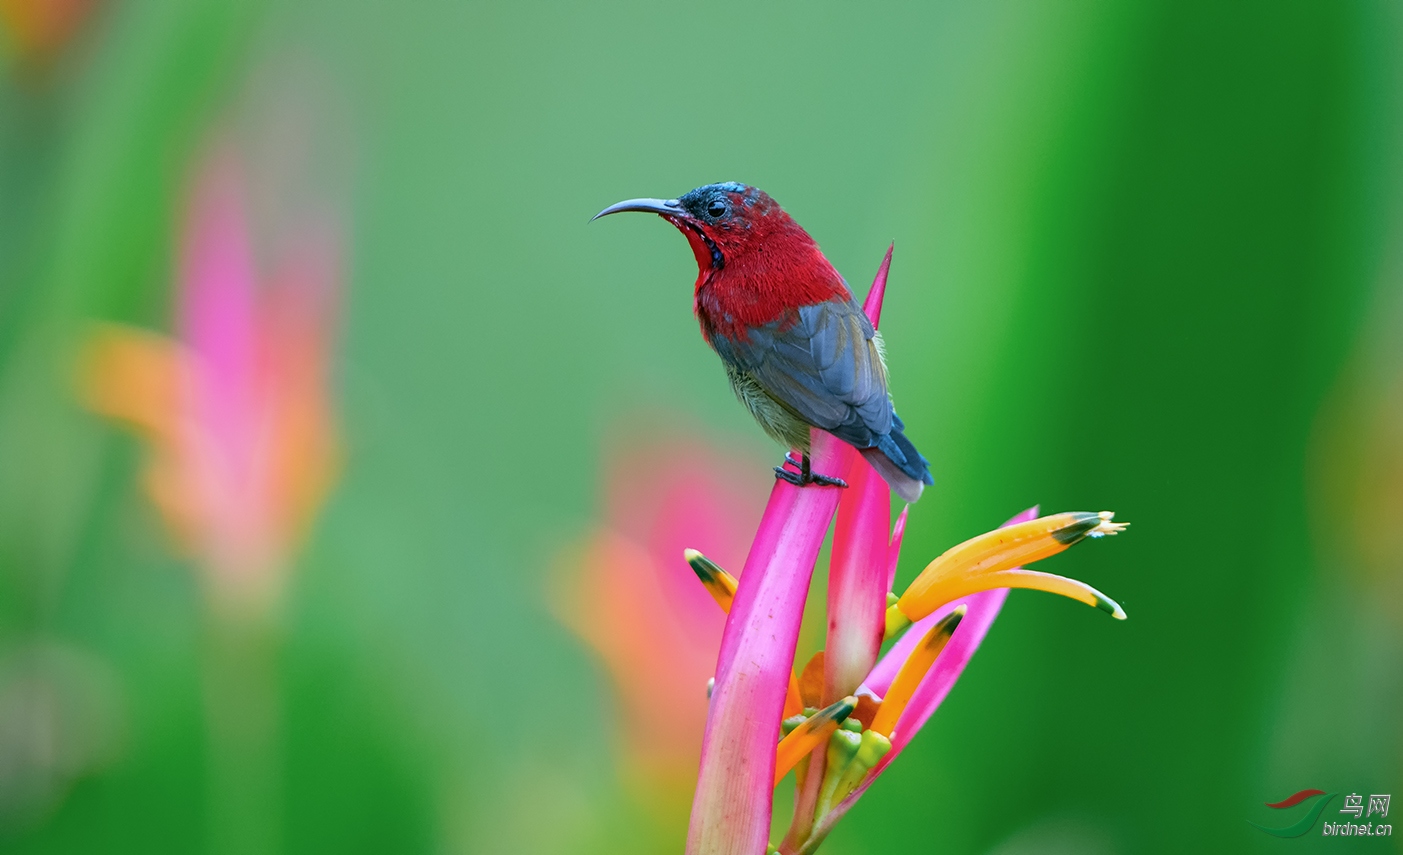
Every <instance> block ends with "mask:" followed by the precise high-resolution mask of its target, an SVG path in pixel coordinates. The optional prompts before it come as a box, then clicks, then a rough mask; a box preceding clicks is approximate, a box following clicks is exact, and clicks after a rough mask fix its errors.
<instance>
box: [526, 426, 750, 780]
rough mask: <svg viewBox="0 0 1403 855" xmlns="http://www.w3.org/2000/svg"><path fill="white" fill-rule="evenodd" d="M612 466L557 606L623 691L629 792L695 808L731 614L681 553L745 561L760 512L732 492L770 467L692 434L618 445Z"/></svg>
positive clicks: (558, 587)
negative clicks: (691, 550) (597, 518)
mask: <svg viewBox="0 0 1403 855" xmlns="http://www.w3.org/2000/svg"><path fill="white" fill-rule="evenodd" d="M607 460H608V462H607V464H606V475H605V494H604V496H603V505H604V510H605V519H604V522H603V523H602V524H601V525H600V526H599V527H598V528H597V529H595V530H594V531H593V532H591V533H589V534H587V535H586V536H584V537H583V538H581V539H580V540H579V541H578V542H577V543H575V544H572V545H571V546H569V547H568V548H566V549H565V550H564V551H563V553H562V555H561V558H560V562H559V564H560V569H559V572H558V573H557V575H556V577H555V583H554V585H553V586H552V589H551V591H550V602H551V605H552V609H553V611H554V612H555V613H556V614H557V616H558V617H559V619H560V620H561V621H562V622H563V623H565V624H566V625H567V626H569V627H570V628H571V629H572V630H573V631H574V632H575V633H576V634H578V635H579V636H580V637H581V638H582V639H583V640H584V641H585V642H587V643H588V644H589V645H590V646H591V647H592V648H594V650H595V652H596V653H597V654H598V655H599V657H600V659H601V660H602V661H603V664H604V666H605V668H606V669H607V670H608V672H609V675H610V677H611V679H612V681H613V683H614V686H615V689H616V691H617V693H618V699H619V710H618V714H617V715H618V719H619V728H618V738H619V740H620V742H621V746H622V749H623V754H624V759H625V767H626V768H625V771H626V774H627V776H628V777H629V779H630V780H631V782H632V783H634V784H635V785H638V787H639V789H640V791H642V792H645V793H649V795H650V796H651V797H655V798H660V799H662V800H664V801H667V800H674V801H677V800H680V801H681V803H682V804H685V799H686V797H687V795H688V793H689V791H690V788H691V783H692V781H693V780H694V779H695V777H696V771H697V754H698V749H699V748H700V746H701V734H702V728H703V727H704V726H705V722H706V704H707V701H706V681H707V678H708V677H710V676H711V674H712V672H713V670H714V668H715V665H716V650H717V648H718V647H719V645H720V642H721V628H722V625H723V624H724V623H725V614H724V613H723V612H722V611H721V610H720V609H718V608H717V607H716V602H715V601H714V600H713V599H712V597H711V596H710V595H709V594H708V593H707V592H706V590H705V589H703V588H702V587H701V586H699V585H698V584H697V580H696V577H695V576H694V575H693V573H692V571H691V570H690V569H689V568H688V566H687V563H686V561H684V560H683V551H684V549H686V548H688V547H699V548H703V549H705V550H706V551H707V553H708V554H709V555H714V556H716V557H718V558H720V559H723V560H730V561H739V560H740V559H741V558H742V557H743V556H744V555H745V550H746V545H747V543H748V541H749V538H750V535H751V534H752V533H753V531H754V526H755V520H757V519H758V518H759V516H760V510H761V506H760V503H759V501H758V499H757V497H755V496H754V495H752V494H751V493H749V492H747V491H744V490H740V489H738V488H737V487H736V486H734V485H736V484H740V483H744V482H745V477H746V475H747V474H751V475H753V473H754V472H756V471H763V469H762V468H761V467H760V464H759V463H758V462H755V463H751V462H749V461H745V460H741V459H737V456H736V455H734V454H732V455H729V456H727V455H723V454H722V453H721V452H720V451H719V450H717V449H715V448H713V447H712V446H711V445H710V444H708V443H707V442H706V441H705V440H702V439H700V438H698V437H695V436H690V435H685V434H674V435H671V436H667V437H664V438H663V439H661V440H654V441H650V442H647V443H643V444H633V445H629V446H627V447H626V448H625V447H623V446H620V447H619V448H618V449H617V450H615V451H614V452H613V453H611V454H609V455H608V456H607Z"/></svg>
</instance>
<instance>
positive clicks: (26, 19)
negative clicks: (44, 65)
mask: <svg viewBox="0 0 1403 855" xmlns="http://www.w3.org/2000/svg"><path fill="white" fill-rule="evenodd" d="M96 7H97V3H96V0H0V23H3V24H4V30H5V34H6V38H7V39H8V40H9V41H10V42H11V43H12V45H13V49H14V51H15V53H17V54H18V55H19V56H20V57H23V58H26V59H35V60H47V59H49V58H52V57H53V56H54V55H55V54H57V53H58V52H59V51H60V50H61V49H62V48H63V46H64V45H65V44H67V43H68V40H69V39H71V38H72V37H73V34H74V33H75V32H77V30H78V27H79V26H80V25H81V24H82V23H83V21H85V20H86V19H87V18H88V16H89V15H91V14H92V12H93V9H95V8H96Z"/></svg>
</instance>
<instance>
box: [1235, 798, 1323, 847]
mask: <svg viewBox="0 0 1403 855" xmlns="http://www.w3.org/2000/svg"><path fill="white" fill-rule="evenodd" d="M1336 795H1338V793H1327V792H1325V791H1324V790H1301V791H1300V792H1299V793H1293V794H1292V795H1289V796H1287V797H1286V798H1284V799H1282V800H1281V801H1279V802H1267V807H1269V808H1272V809H1273V810H1287V809H1288V808H1293V807H1295V806H1296V805H1299V804H1303V803H1305V802H1313V803H1312V804H1311V806H1310V807H1309V808H1307V809H1306V812H1305V813H1304V814H1303V815H1302V816H1301V818H1300V819H1298V820H1297V821H1295V822H1293V823H1291V824H1290V825H1288V826H1285V827H1283V828H1268V827H1267V826H1265V825H1261V824H1259V823H1255V822H1252V820H1250V819H1249V820H1247V821H1248V822H1249V823H1251V824H1252V825H1255V826H1257V827H1258V828H1260V829H1261V830H1263V831H1265V832H1266V833H1267V834H1270V835H1272V836H1274V837H1300V836H1301V835H1303V834H1305V833H1306V832H1308V831H1310V830H1311V829H1312V828H1315V822H1316V820H1318V819H1320V814H1321V812H1322V811H1324V810H1325V806H1326V805H1327V804H1329V803H1330V800H1331V799H1333V798H1334V797H1335V796H1336ZM1321 796H1324V798H1320V797H1321Z"/></svg>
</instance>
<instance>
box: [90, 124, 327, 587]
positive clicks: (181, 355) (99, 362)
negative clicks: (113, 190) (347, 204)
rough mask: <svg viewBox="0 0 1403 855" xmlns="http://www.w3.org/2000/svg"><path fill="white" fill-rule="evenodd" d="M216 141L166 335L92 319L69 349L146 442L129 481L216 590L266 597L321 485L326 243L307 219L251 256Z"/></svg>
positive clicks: (191, 216) (192, 206)
mask: <svg viewBox="0 0 1403 855" xmlns="http://www.w3.org/2000/svg"><path fill="white" fill-rule="evenodd" d="M246 192H247V190H246V186H245V176H244V174H243V169H242V165H241V162H240V160H239V156H238V155H237V153H236V152H235V151H234V150H233V149H232V148H230V147H228V146H225V147H221V148H217V149H215V150H214V151H213V153H212V154H211V155H210V156H209V157H208V158H207V159H206V160H205V161H204V162H203V164H202V165H201V166H200V168H199V170H198V172H197V174H196V177H195V181H194V183H193V186H192V190H191V195H190V199H189V201H188V206H187V209H186V212H185V217H184V221H183V227H182V235H181V244H180V263H179V281H178V284H177V306H176V327H177V331H178V332H177V338H176V339H169V338H165V337H163V336H159V335H156V334H154V333H149V332H145V331H142V330H137V329H133V328H129V327H123V326H117V325H105V326H103V327H102V328H100V329H99V330H98V331H97V332H96V333H95V334H94V335H93V336H92V338H91V340H90V342H89V344H88V347H87V350H86V352H85V354H84V358H83V360H82V365H81V384H82V392H83V397H84V400H85V402H86V403H87V405H88V406H89V407H90V408H91V409H93V410H94V411H95V412H97V413H99V414H102V415H104V416H107V417H109V418H111V419H114V420H117V421H120V422H122V423H124V424H126V425H128V426H129V427H131V428H132V429H134V430H135V431H136V432H137V433H138V434H139V435H140V436H141V437H142V438H143V439H144V440H145V444H146V450H147V454H146V463H145V467H144V470H143V473H142V480H143V486H144V487H145V489H146V492H147V494H148V495H149V496H150V498H151V500H152V501H153V502H154V504H155V505H156V508H157V510H158V511H159V512H160V514H161V516H162V518H163V520H164V522H165V523H166V526H167V528H168V530H169V531H170V534H171V535H172V537H173V539H174V540H175V542H176V544H177V545H178V546H179V547H180V548H181V549H182V550H183V551H185V552H187V553H189V554H190V555H191V556H193V557H194V558H195V559H196V561H197V562H198V564H199V565H200V567H201V568H202V570H203V572H204V575H205V581H206V583H207V585H208V590H209V592H210V594H211V596H212V597H213V599H214V601H215V602H216V604H220V605H227V606H230V607H233V608H236V609H238V608H242V607H252V608H254V609H255V610H258V609H262V608H264V607H266V606H267V605H269V604H271V603H272V602H274V601H276V599H277V597H278V595H279V594H280V591H281V588H282V581H283V580H282V577H283V574H284V572H285V570H286V566H287V563H288V562H289V560H290V559H291V557H292V553H293V552H294V550H295V549H296V547H297V545H298V542H299V541H300V539H301V537H302V536H303V535H304V533H305V532H306V530H307V527H308V525H309V523H310V522H311V520H312V518H313V516H314V515H315V513H316V511H317V510H318V508H319V507H320V505H321V504H322V502H323V500H324V498H325V496H326V494H327V491H328V489H329V488H330V486H331V483H332V480H333V478H334V474H335V471H336V468H337V456H338V455H337V445H338V444H337V441H336V435H335V428H334V425H333V418H332V413H331V404H330V400H329V392H328V389H327V380H328V378H327V374H328V358H329V356H328V349H329V346H330V337H331V332H332V324H333V315H334V310H335V302H336V296H337V294H336V292H337V269H336V260H337V247H336V245H335V243H334V241H333V240H332V238H331V232H330V229H329V228H328V227H327V226H326V225H325V224H324V223H321V222H314V223H310V224H307V228H306V230H305V231H304V232H301V233H299V234H297V235H292V236H286V235H285V236H282V237H283V238H284V240H283V242H282V245H283V246H285V247H286V249H285V250H284V252H282V253H281V255H279V256H278V257H276V258H274V259H273V263H272V264H271V265H270V266H269V269H268V271H267V275H266V276H260V271H259V270H258V269H256V264H255V258H254V253H253V249H252V247H251V244H250V236H249V232H250V225H249V218H248V214H247V211H246V207H245V193H246Z"/></svg>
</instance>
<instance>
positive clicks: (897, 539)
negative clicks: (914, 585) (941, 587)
mask: <svg viewBox="0 0 1403 855" xmlns="http://www.w3.org/2000/svg"><path fill="white" fill-rule="evenodd" d="M910 511H911V506H910V505H907V506H906V507H904V508H902V509H901V516H899V517H897V518H896V525H894V526H892V530H891V545H890V546H888V547H887V590H888V591H890V590H891V589H892V586H893V585H895V584H896V564H897V561H898V560H900V558H901V540H902V538H903V537H905V536H906V516H907V514H908V513H910Z"/></svg>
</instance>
